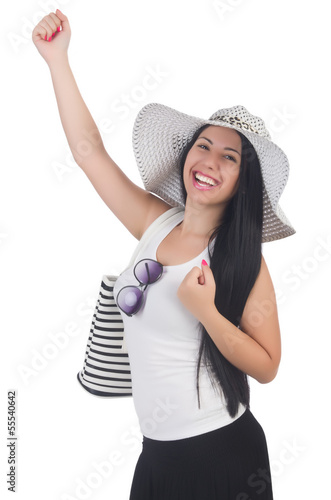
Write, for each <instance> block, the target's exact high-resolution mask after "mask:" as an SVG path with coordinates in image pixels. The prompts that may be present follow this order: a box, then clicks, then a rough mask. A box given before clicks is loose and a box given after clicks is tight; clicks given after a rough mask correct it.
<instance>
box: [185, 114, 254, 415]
mask: <svg viewBox="0 0 331 500" xmlns="http://www.w3.org/2000/svg"><path fill="white" fill-rule="evenodd" d="M209 126H210V125H208V124H207V125H203V126H202V127H200V128H199V129H198V130H197V131H196V133H195V134H194V135H193V137H192V139H191V140H190V142H189V143H188V144H187V146H186V147H185V149H184V151H183V153H182V155H181V159H180V167H181V173H182V188H183V194H184V199H185V201H186V197H187V195H186V189H185V186H184V181H183V170H184V164H185V161H186V157H187V154H188V152H189V150H190V149H191V148H192V146H193V145H194V143H195V141H196V140H197V138H198V137H199V135H200V134H201V132H202V131H203V130H204V129H205V128H207V127H209ZM238 134H239V135H240V137H241V141H242V156H241V164H240V172H239V185H238V189H237V191H236V193H235V195H234V196H233V197H232V198H231V200H230V201H229V203H228V205H227V207H226V209H225V212H224V217H223V221H222V223H221V225H220V226H219V227H217V228H215V230H214V231H213V233H212V234H211V236H210V239H209V244H208V251H209V257H210V268H211V270H212V272H213V275H214V278H215V282H216V294H215V305H216V308H217V310H218V311H219V312H220V313H221V314H222V315H223V316H224V317H225V318H227V319H228V320H229V321H231V323H233V324H234V325H235V326H237V327H239V323H240V319H241V316H242V313H243V310H244V307H245V303H246V300H247V297H248V295H249V293H250V291H251V289H252V287H253V285H254V283H255V281H256V278H257V275H258V274H259V271H260V267H261V248H262V222H263V180H262V175H261V169H260V162H259V159H258V157H257V155H256V152H255V149H254V147H253V146H252V144H251V142H250V141H249V140H248V139H247V138H246V137H245V136H244V135H243V134H241V133H240V132H238ZM214 237H215V241H214V249H213V251H212V252H211V250H210V244H211V242H212V240H213V239H214ZM201 330H202V335H201V342H200V348H199V355H198V363H197V391H198V400H199V407H200V393H199V373H200V368H201V365H202V363H203V364H204V366H205V367H206V369H207V372H208V374H209V376H210V379H211V381H212V383H213V386H214V387H217V388H218V389H220V390H221V391H220V393H221V394H223V395H224V398H225V402H226V406H227V409H228V412H229V414H230V415H231V416H232V417H234V416H235V415H236V413H237V412H238V407H239V403H242V404H243V405H244V406H246V407H247V408H249V400H250V392H249V384H248V380H247V374H246V373H244V372H242V371H241V370H239V369H238V368H236V367H235V366H234V365H233V364H232V363H230V362H229V361H228V360H227V359H226V358H225V357H224V356H223V354H222V353H221V352H220V350H219V349H218V348H217V347H216V345H215V343H214V342H213V340H212V339H211V337H210V336H209V334H208V332H207V331H206V329H205V328H204V327H203V325H201Z"/></svg>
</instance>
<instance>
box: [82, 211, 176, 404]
mask: <svg viewBox="0 0 331 500" xmlns="http://www.w3.org/2000/svg"><path fill="white" fill-rule="evenodd" d="M182 212H183V208H181V207H174V208H171V209H169V210H167V211H166V212H165V213H163V214H162V215H161V216H160V217H158V218H157V219H156V220H155V221H154V222H153V223H152V224H151V225H150V226H149V227H148V229H147V230H146V231H145V233H144V234H143V236H142V238H141V239H140V241H139V243H138V245H137V247H136V249H135V251H134V253H133V255H132V257H131V260H130V263H129V265H128V266H127V267H129V266H130V265H132V264H133V263H134V261H135V258H136V256H137V254H138V253H139V252H140V250H142V248H143V246H144V245H146V244H147V242H148V240H149V238H150V237H151V236H152V235H153V234H154V233H156V232H157V231H160V230H162V228H163V227H164V225H165V224H167V223H168V219H169V218H171V217H176V218H177V217H179V219H180V218H181V217H182ZM116 280H117V276H111V275H106V274H104V275H103V276H102V280H101V285H100V290H99V296H98V299H97V303H96V306H95V310H94V314H93V318H92V323H91V329H90V333H89V337H88V340H87V346H86V352H85V359H84V365H83V368H82V370H81V371H79V372H78V374H77V378H78V381H79V382H80V384H81V385H82V387H83V388H84V389H86V390H87V391H88V392H89V393H91V394H93V395H95V396H101V397H121V396H132V385H131V371H130V362H129V355H128V352H127V349H126V345H125V340H124V324H123V321H122V317H121V312H120V309H119V308H118V307H117V304H116V301H115V299H114V293H113V290H114V285H115V282H116Z"/></svg>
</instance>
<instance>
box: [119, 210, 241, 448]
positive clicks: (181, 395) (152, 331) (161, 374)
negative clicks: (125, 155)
mask: <svg viewBox="0 0 331 500" xmlns="http://www.w3.org/2000/svg"><path fill="white" fill-rule="evenodd" d="M183 218H184V210H183V211H181V212H179V213H177V214H175V216H173V217H171V218H170V220H168V223H167V224H165V227H163V228H162V229H161V230H160V231H159V232H157V233H156V234H154V236H152V238H151V240H150V241H149V242H148V244H147V246H145V248H143V250H142V252H140V253H139V254H138V255H137V257H136V259H135V262H134V264H136V263H137V262H138V261H139V260H141V259H145V258H149V259H154V260H156V254H157V248H158V246H159V244H160V243H161V241H162V240H163V239H164V238H165V237H166V235H167V234H168V233H170V231H171V230H172V229H173V228H174V227H175V226H176V225H177V224H179V223H180V222H181V221H182V220H183ZM212 248H213V247H212ZM202 259H205V260H206V261H207V263H208V264H210V260H209V256H208V248H206V249H205V250H204V251H203V252H202V253H201V254H200V255H198V256H197V257H195V258H194V259H192V260H190V261H189V262H185V263H184V264H179V265H176V266H163V274H162V276H161V278H160V279H159V280H158V281H157V282H156V283H153V284H151V285H149V286H148V287H147V289H146V291H145V292H144V293H145V297H144V304H143V306H142V309H140V311H139V312H138V313H137V314H135V315H133V316H132V317H129V316H127V315H126V314H124V313H122V318H123V323H124V331H125V342H126V345H127V349H128V353H129V359H130V367H131V375H132V395H133V401H134V405H135V409H136V412H137V415H138V419H139V424H140V429H141V432H142V434H143V435H144V436H146V437H149V438H152V439H158V440H162V441H167V440H177V439H183V438H187V437H192V436H196V435H199V434H203V433H205V432H209V431H212V430H215V429H218V428H220V427H222V426H224V425H227V424H230V423H231V422H233V421H234V420H235V419H237V418H238V417H240V416H241V415H242V414H243V413H244V411H245V407H244V406H243V405H242V404H240V406H239V410H238V413H237V415H236V416H235V417H234V418H232V417H231V416H230V415H229V413H228V411H227V409H226V406H225V401H224V399H223V397H221V396H220V394H219V392H217V391H216V390H215V389H214V388H213V387H212V385H211V382H210V379H209V376H208V374H207V372H206V369H205V367H204V366H201V369H200V378H199V387H200V408H199V406H198V396H197V387H196V371H197V360H198V352H199V344H200V336H201V325H200V323H199V321H198V320H197V319H196V318H195V317H194V316H193V315H192V314H191V313H190V312H189V311H188V310H187V309H186V308H185V306H184V305H183V304H182V303H181V302H180V300H179V299H178V297H177V289H178V287H179V285H180V283H181V282H182V281H183V279H184V277H185V276H186V274H187V273H188V272H189V271H190V270H191V269H192V268H193V267H194V266H198V267H201V261H202ZM133 267H134V265H132V266H131V267H130V268H128V269H127V270H125V271H124V272H123V273H122V274H121V275H120V276H119V277H118V279H117V281H116V283H115V287H114V296H115V299H116V297H117V294H118V292H119V290H120V289H121V288H122V287H124V286H127V285H138V284H139V283H138V282H137V280H136V278H135V276H134V274H133Z"/></svg>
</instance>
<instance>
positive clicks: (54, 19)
mask: <svg viewBox="0 0 331 500" xmlns="http://www.w3.org/2000/svg"><path fill="white" fill-rule="evenodd" d="M49 15H50V16H51V18H52V20H53V21H54V23H55V28H56V29H55V33H57V32H58V31H60V29H59V28H60V27H61V19H60V18H59V17H58V16H57V15H56V14H54V13H53V12H50V14H49Z"/></svg>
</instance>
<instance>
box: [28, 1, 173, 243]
mask: <svg viewBox="0 0 331 500" xmlns="http://www.w3.org/2000/svg"><path fill="white" fill-rule="evenodd" d="M60 26H61V27H62V31H60V32H59V31H58V27H60ZM53 33H55V35H54V37H53V38H52V35H53ZM45 37H46V40H45ZM70 37H71V30H70V25H69V21H68V19H67V17H66V16H65V15H64V14H62V12H60V11H59V10H57V11H56V13H52V12H51V13H50V14H49V15H47V16H45V17H44V18H43V19H42V20H41V21H40V23H39V24H38V25H37V26H36V27H35V29H34V30H33V33H32V39H33V42H34V44H35V45H36V47H37V49H38V51H39V52H40V54H41V55H42V57H43V58H44V59H45V61H46V62H47V64H48V67H49V69H50V73H51V78H52V83H53V87H54V92H55V96H56V101H57V105H58V109H59V113H60V118H61V122H62V125H63V129H64V132H65V134H66V137H67V140H68V144H69V147H70V149H71V151H72V154H73V157H74V159H75V161H76V163H77V164H78V165H79V166H80V167H81V169H82V170H83V171H84V173H85V174H86V175H87V177H88V178H89V180H90V181H91V183H92V184H93V186H94V188H95V189H96V191H97V192H98V194H99V195H100V196H101V198H102V199H103V201H104V202H105V203H106V205H107V206H108V207H109V208H110V210H111V211H112V212H113V213H114V214H115V216H116V217H117V218H118V219H119V220H120V221H121V222H122V223H123V224H124V226H125V227H126V228H127V229H128V230H129V231H130V232H131V233H132V234H133V235H134V236H135V237H136V238H137V239H140V237H141V235H142V234H143V233H144V231H145V230H146V228H147V227H148V226H149V225H150V224H151V222H153V220H154V219H156V217H158V216H159V215H160V214H162V213H163V212H165V211H166V210H168V209H169V208H170V206H169V205H168V204H167V203H165V202H164V201H163V200H161V199H159V198H158V197H157V196H154V195H153V194H151V193H149V192H148V191H146V190H144V189H142V188H140V187H139V186H137V185H136V184H134V183H133V182H132V181H131V180H130V179H129V178H128V177H127V176H126V175H125V174H124V172H123V171H122V170H121V169H120V168H119V166H118V165H117V164H116V163H115V162H114V161H113V160H112V159H111V157H110V156H109V154H108V153H107V151H106V149H105V147H104V144H103V141H102V138H101V135H100V133H99V130H98V128H97V126H96V123H95V121H94V120H93V118H92V116H91V113H90V112H89V110H88V108H87V106H86V104H85V102H84V100H83V98H82V96H81V94H80V91H79V89H78V86H77V83H76V81H75V78H74V75H73V73H72V71H71V68H70V64H69V60H68V53H67V51H68V46H69V42H70ZM49 39H50V41H48V40H49Z"/></svg>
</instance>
